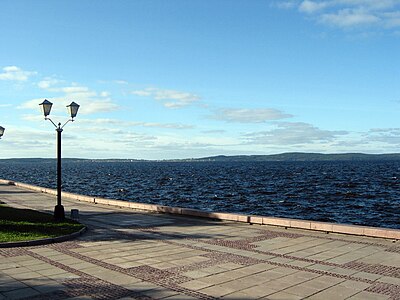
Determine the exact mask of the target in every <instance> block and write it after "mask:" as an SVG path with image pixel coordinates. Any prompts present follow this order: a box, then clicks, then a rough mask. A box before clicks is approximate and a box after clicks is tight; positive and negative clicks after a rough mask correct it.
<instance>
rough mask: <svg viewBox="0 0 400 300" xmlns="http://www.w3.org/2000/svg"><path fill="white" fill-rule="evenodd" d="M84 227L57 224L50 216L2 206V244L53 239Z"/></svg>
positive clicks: (0, 208)
mask: <svg viewBox="0 0 400 300" xmlns="http://www.w3.org/2000/svg"><path fill="white" fill-rule="evenodd" d="M83 227H84V226H83V225H82V224H80V223H78V222H75V221H72V220H67V219H66V220H65V221H63V222H56V221H54V219H53V216H52V215H50V214H46V213H42V212H38V211H35V210H31V209H19V208H13V207H9V206H6V205H3V204H0V243H1V242H18V241H29V240H37V239H43V238H53V237H57V236H62V235H66V234H70V233H73V232H77V231H79V230H80V229H82V228H83Z"/></svg>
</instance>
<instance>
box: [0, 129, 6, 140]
mask: <svg viewBox="0 0 400 300" xmlns="http://www.w3.org/2000/svg"><path fill="white" fill-rule="evenodd" d="M4 130H6V129H5V128H4V127H2V126H0V139H1V137H2V136H3V134H4Z"/></svg>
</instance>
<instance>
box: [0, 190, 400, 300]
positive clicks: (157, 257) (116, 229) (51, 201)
mask: <svg viewBox="0 0 400 300" xmlns="http://www.w3.org/2000/svg"><path fill="white" fill-rule="evenodd" d="M0 201H3V202H6V203H7V204H9V205H11V206H15V207H23V208H26V207H29V208H34V209H38V210H44V211H49V212H51V211H52V210H53V207H54V205H55V202H56V199H55V196H49V195H47V194H43V193H37V192H32V191H29V190H23V189H21V188H17V187H15V186H9V185H4V184H0ZM63 205H64V206H65V209H66V212H69V211H70V210H71V209H79V213H80V221H81V222H82V223H84V224H86V225H87V226H88V228H89V230H88V231H87V232H86V233H85V234H84V235H83V236H81V237H80V238H78V239H75V240H72V241H67V242H62V243H56V244H50V245H44V246H35V247H20V248H0V300H1V299H21V298H26V299H49V300H50V299H56V300H57V299H60V300H61V299H215V298H222V299H322V300H329V299H353V300H356V299H360V300H368V299H400V243H399V241H397V242H394V241H392V240H385V239H379V238H367V237H360V236H349V235H340V234H332V233H331V234H326V233H322V232H313V231H306V230H295V229H284V228H279V227H273V226H266V225H249V224H246V223H236V222H229V221H224V222H222V221H214V220H209V219H201V218H188V217H182V216H174V215H167V214H156V213H146V212H143V211H136V210H132V209H127V208H125V209H121V208H116V207H112V206H105V205H100V204H91V203H87V202H78V201H72V200H67V199H65V200H63Z"/></svg>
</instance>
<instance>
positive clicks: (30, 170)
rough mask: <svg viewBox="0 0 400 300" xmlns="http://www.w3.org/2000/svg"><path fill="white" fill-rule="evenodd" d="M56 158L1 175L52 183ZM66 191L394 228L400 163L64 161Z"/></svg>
mask: <svg viewBox="0 0 400 300" xmlns="http://www.w3.org/2000/svg"><path fill="white" fill-rule="evenodd" d="M55 167H56V166H55V163H54V164H53V163H41V164H39V163H10V162H8V163H4V162H3V163H0V177H1V178H4V179H10V180H16V181H22V182H26V183H31V184H35V185H40V186H45V187H49V188H55V184H56V169H55ZM63 189H64V190H65V191H69V192H74V193H79V194H85V195H91V196H97V197H107V198H113V199H120V200H126V201H134V202H144V203H156V204H161V205H168V206H179V207H189V208H196V209H201V210H207V211H226V212H237V213H244V214H256V215H265V216H276V217H288V218H299V219H309V220H318V221H327V222H338V223H350V224H359V225H368V226H379V227H390V228H398V229H400V161H389V162H387V161H386V162H367V161H365V162H240V163H239V162H230V163H226V162H224V163H220V162H132V163H120V162H99V161H94V162H90V161H83V162H65V163H63Z"/></svg>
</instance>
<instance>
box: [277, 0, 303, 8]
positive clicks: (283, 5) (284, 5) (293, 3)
mask: <svg viewBox="0 0 400 300" xmlns="http://www.w3.org/2000/svg"><path fill="white" fill-rule="evenodd" d="M298 2H299V1H297V0H291V1H290V0H286V1H283V0H280V1H276V2H274V3H273V4H272V6H275V7H278V8H281V9H291V8H294V7H296V6H297V5H298Z"/></svg>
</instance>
